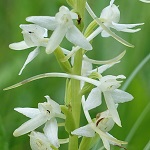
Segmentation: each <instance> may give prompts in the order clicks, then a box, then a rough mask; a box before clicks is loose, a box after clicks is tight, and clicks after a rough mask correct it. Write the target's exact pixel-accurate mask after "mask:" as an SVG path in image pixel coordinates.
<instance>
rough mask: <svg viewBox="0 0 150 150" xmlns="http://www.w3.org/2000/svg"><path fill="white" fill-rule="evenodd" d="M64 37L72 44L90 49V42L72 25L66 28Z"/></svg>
mask: <svg viewBox="0 0 150 150" xmlns="http://www.w3.org/2000/svg"><path fill="white" fill-rule="evenodd" d="M66 38H67V39H68V41H70V42H72V43H73V44H74V45H77V46H79V47H81V48H83V49H85V50H91V49H92V46H91V44H90V43H89V42H88V41H87V39H86V38H85V37H84V36H83V34H82V33H81V32H80V31H79V29H78V28H77V27H76V26H74V25H73V26H72V27H70V28H69V29H68V31H67V33H66Z"/></svg>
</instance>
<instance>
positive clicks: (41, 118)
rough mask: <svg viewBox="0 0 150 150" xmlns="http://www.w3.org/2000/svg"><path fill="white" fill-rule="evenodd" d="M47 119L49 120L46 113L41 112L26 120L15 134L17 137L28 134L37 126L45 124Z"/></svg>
mask: <svg viewBox="0 0 150 150" xmlns="http://www.w3.org/2000/svg"><path fill="white" fill-rule="evenodd" d="M46 121H47V117H45V115H44V114H40V115H38V116H36V117H34V118H32V119H30V120H29V121H27V122H25V123H24V124H22V125H21V126H20V127H19V128H17V129H16V130H15V131H14V133H13V135H14V136H16V137H17V136H21V135H23V134H26V133H28V132H30V131H33V130H35V129H36V128H38V127H39V126H41V125H42V124H44V123H45V122H46Z"/></svg>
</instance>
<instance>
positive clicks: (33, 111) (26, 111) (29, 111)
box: [14, 108, 40, 118]
mask: <svg viewBox="0 0 150 150" xmlns="http://www.w3.org/2000/svg"><path fill="white" fill-rule="evenodd" d="M14 110H15V111H17V112H19V113H21V114H23V115H25V116H27V117H29V118H34V117H35V116H37V115H39V114H40V111H39V109H37V108H14Z"/></svg>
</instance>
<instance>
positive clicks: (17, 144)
mask: <svg viewBox="0 0 150 150" xmlns="http://www.w3.org/2000/svg"><path fill="white" fill-rule="evenodd" d="M89 4H90V6H91V7H92V8H93V10H94V12H95V13H96V14H97V15H99V14H100V12H101V10H102V8H104V7H106V6H107V5H108V4H109V1H108V0H89ZM115 4H116V5H119V9H120V11H121V19H120V23H141V22H144V23H145V25H143V26H142V27H141V28H142V30H141V31H140V32H138V33H135V34H128V33H121V32H117V34H118V35H119V36H121V37H122V38H124V39H126V40H127V41H128V42H130V43H132V44H134V45H135V48H128V47H125V46H123V45H122V44H120V43H118V42H117V41H116V40H114V39H113V38H102V37H101V36H98V37H97V38H96V39H95V40H94V41H93V45H94V46H93V47H94V50H93V51H92V52H89V53H87V55H88V56H89V57H90V58H95V59H100V60H105V59H111V58H113V57H114V56H117V55H118V54H119V53H121V52H122V51H123V50H125V49H126V50H127V53H126V55H125V56H124V58H123V59H122V61H121V63H120V64H117V65H116V66H114V67H113V68H111V69H109V70H108V71H107V72H106V73H105V74H113V75H118V74H124V75H125V76H126V77H128V76H129V75H130V74H131V72H132V71H133V70H134V69H135V67H136V66H137V65H138V64H139V63H140V62H141V61H142V60H143V59H144V57H146V56H147V55H148V54H149V53H150V4H144V3H142V2H139V1H138V0H132V1H131V0H126V1H119V0H116V1H115ZM61 5H66V2H65V0H57V1H56V0H39V1H37V0H32V1H31V0H12V1H11V0H1V1H0V150H28V149H30V146H29V137H28V136H27V135H24V136H21V137H19V138H15V137H13V135H12V133H13V131H14V130H15V129H16V128H17V127H18V126H20V125H21V124H22V123H23V122H25V121H26V120H27V118H26V117H24V116H22V115H21V114H19V113H17V112H15V111H14V110H13V109H14V108H15V107H37V103H38V102H44V101H45V98H44V96H45V95H49V96H51V98H52V99H54V100H56V101H57V102H59V103H60V104H63V97H64V91H65V80H64V79H59V78H48V79H41V80H38V81H34V82H32V83H28V84H26V85H24V86H21V87H19V88H16V89H13V90H9V91H3V88H5V87H7V86H9V85H12V84H14V83H17V82H19V81H21V80H23V79H26V78H28V77H31V76H34V75H37V74H40V73H45V72H54V71H57V72H61V69H60V67H59V66H58V64H57V61H56V58H55V56H54V55H53V54H51V55H47V54H46V53H45V51H44V49H41V53H40V55H38V57H37V58H36V59H35V60H34V61H32V62H31V63H30V64H29V65H27V67H26V68H25V70H24V71H23V74H22V75H21V76H18V73H19V71H20V69H21V67H22V65H23V64H24V61H25V60H26V57H27V55H28V53H29V51H31V50H32V48H31V49H28V50H25V51H13V50H11V49H9V47H8V45H9V44H10V43H13V42H18V41H21V40H22V39H23V38H22V34H21V29H20V28H19V25H20V24H25V23H27V22H26V21H25V18H26V17H28V16H34V15H36V16H38V15H39V16H41V15H43V16H44V15H45V16H46V15H51V16H53V15H55V13H56V12H57V11H58V9H59V7H60V6H61ZM87 19H88V21H90V20H91V18H90V17H88V16H87ZM63 46H65V47H66V48H69V46H70V45H68V44H67V45H66V43H65V44H63ZM127 91H128V92H129V93H131V94H132V95H133V96H134V100H133V101H131V102H128V103H125V104H122V105H120V106H119V113H120V117H121V120H122V125H123V127H122V128H119V127H117V126H115V127H114V128H113V130H112V131H111V133H112V134H113V136H115V137H116V138H118V139H121V140H124V139H125V138H126V137H127V135H128V133H129V132H130V129H131V128H132V126H133V125H134V123H135V121H136V120H137V119H138V117H139V116H140V114H141V113H142V112H143V110H144V109H145V107H146V106H147V105H148V104H149V103H150V61H149V62H148V63H147V64H146V65H145V66H144V67H143V68H142V70H140V72H139V73H138V74H137V75H136V77H135V78H134V80H133V81H132V83H131V84H130V86H129V87H128V89H127ZM149 114H150V110H149V111H148V113H147V114H146V115H145V116H144V118H143V120H142V122H141V124H140V126H139V127H138V129H137V130H136V133H135V134H134V136H133V138H132V139H131V140H130V142H129V145H128V149H129V150H142V149H144V147H145V146H146V144H147V143H148V142H149V140H150V129H149V127H150V115H149ZM59 136H60V137H63V129H60V135H59ZM62 149H66V148H65V146H63V147H62Z"/></svg>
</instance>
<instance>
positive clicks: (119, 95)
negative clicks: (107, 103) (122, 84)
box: [110, 89, 133, 103]
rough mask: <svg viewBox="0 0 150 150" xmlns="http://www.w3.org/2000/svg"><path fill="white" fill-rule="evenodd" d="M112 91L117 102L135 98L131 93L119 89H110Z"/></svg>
mask: <svg viewBox="0 0 150 150" xmlns="http://www.w3.org/2000/svg"><path fill="white" fill-rule="evenodd" d="M110 93H111V96H112V98H113V99H114V102H115V103H124V102H128V101H131V100H132V99H133V96H132V95H131V94H129V93H127V92H124V91H122V90H119V89H116V90H114V91H110Z"/></svg>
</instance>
